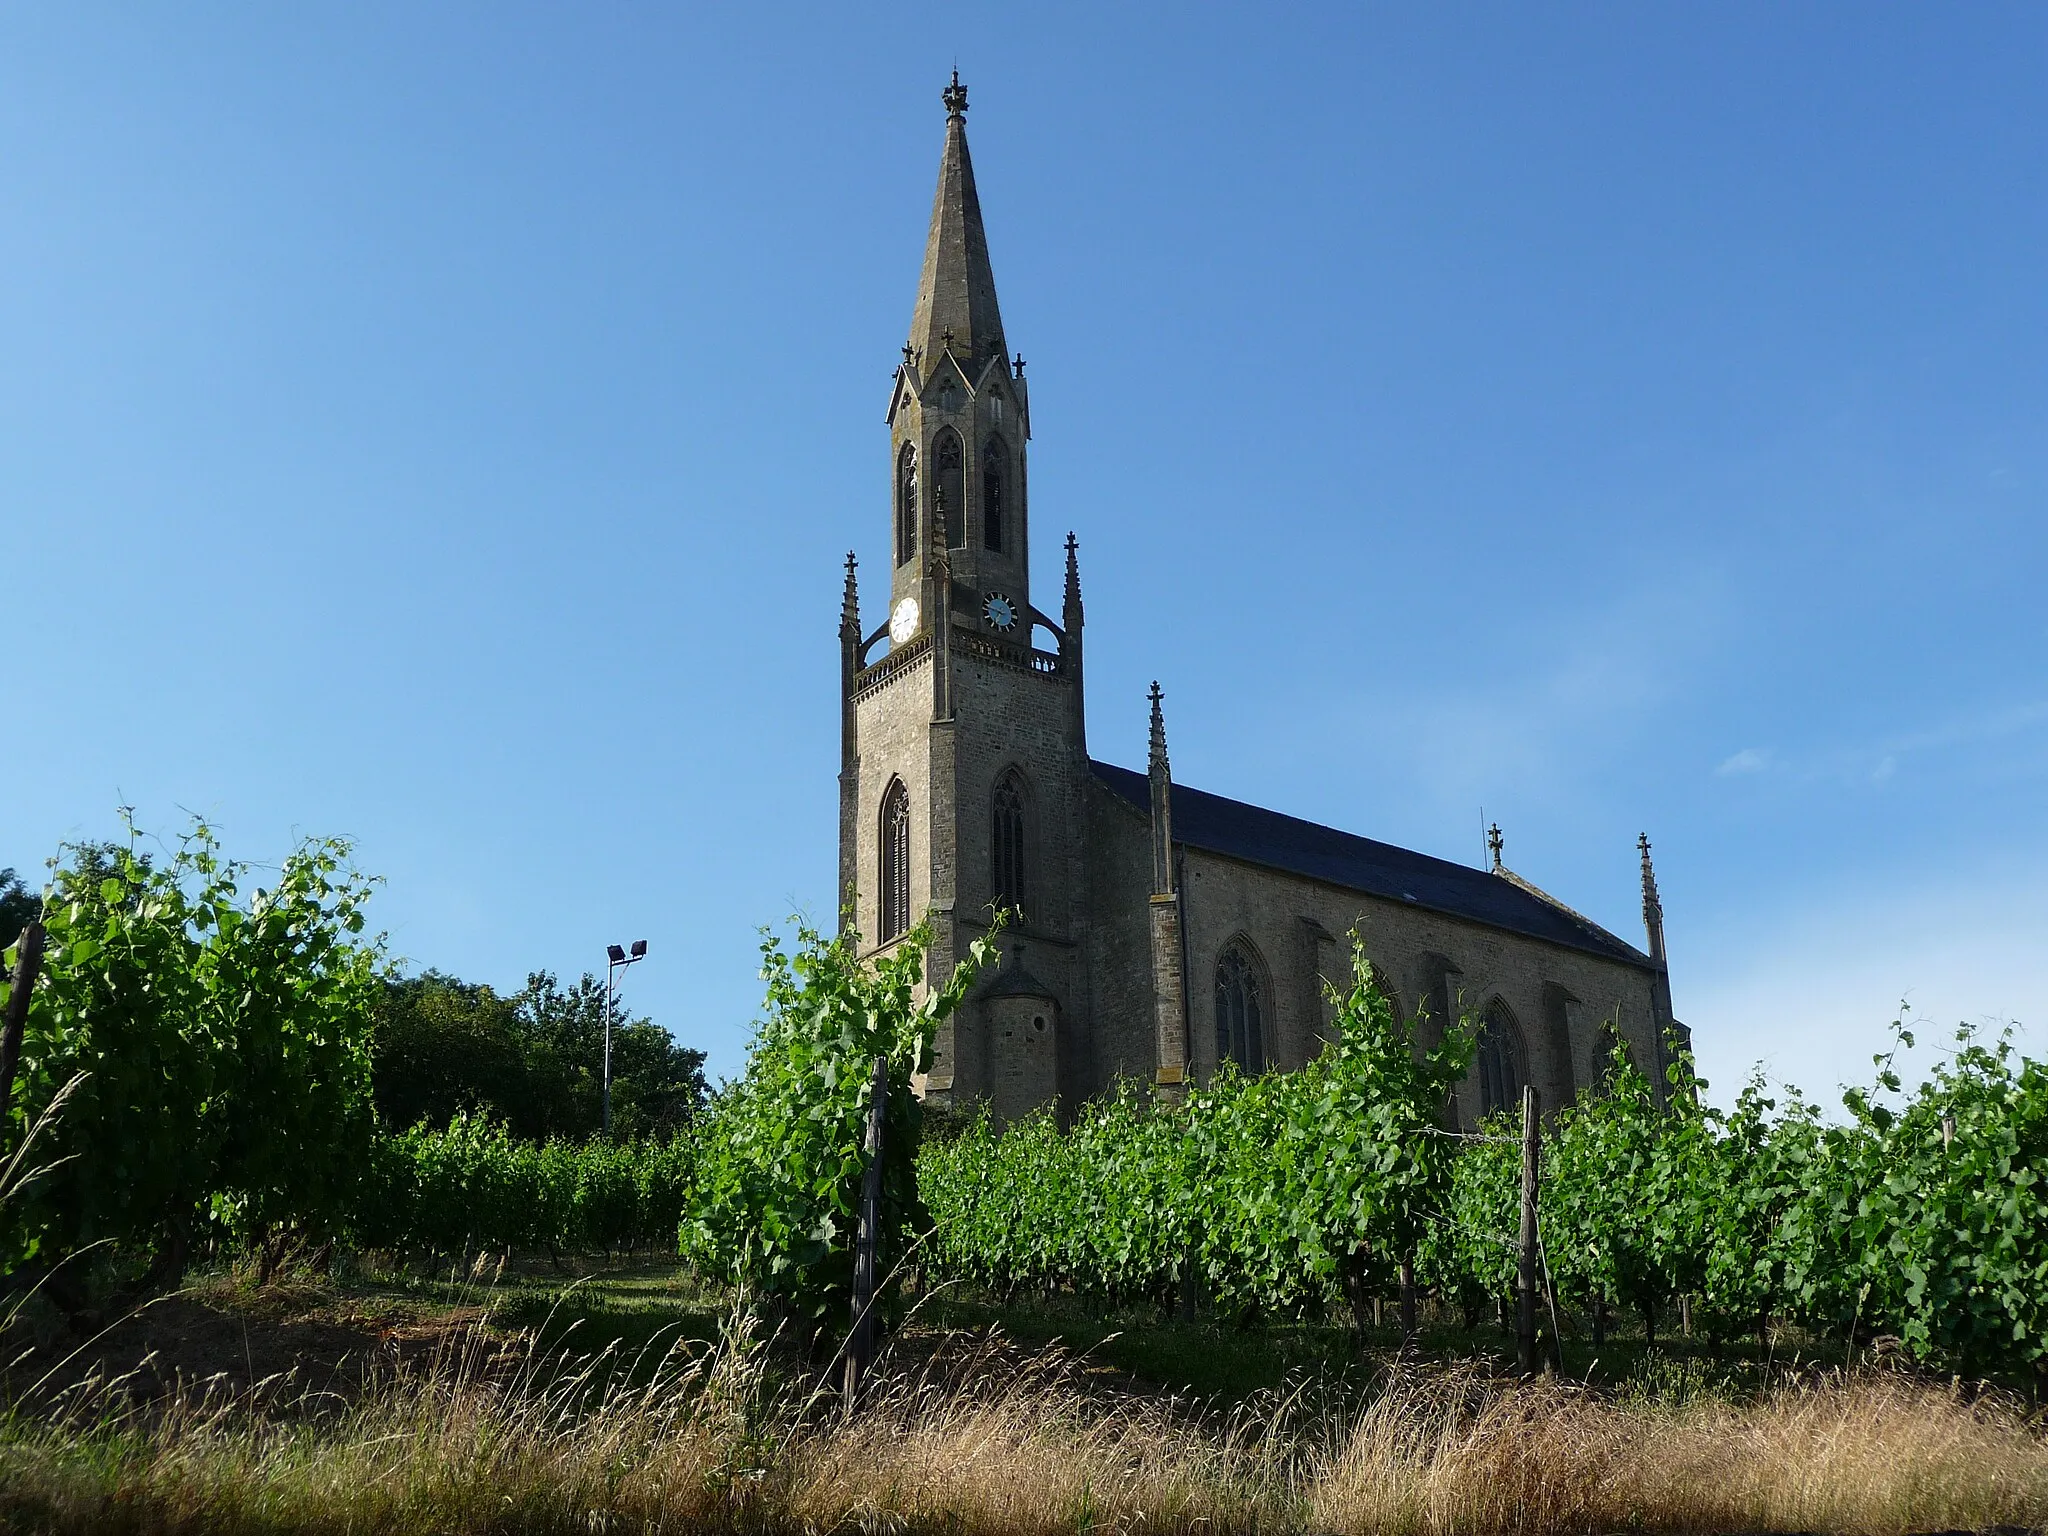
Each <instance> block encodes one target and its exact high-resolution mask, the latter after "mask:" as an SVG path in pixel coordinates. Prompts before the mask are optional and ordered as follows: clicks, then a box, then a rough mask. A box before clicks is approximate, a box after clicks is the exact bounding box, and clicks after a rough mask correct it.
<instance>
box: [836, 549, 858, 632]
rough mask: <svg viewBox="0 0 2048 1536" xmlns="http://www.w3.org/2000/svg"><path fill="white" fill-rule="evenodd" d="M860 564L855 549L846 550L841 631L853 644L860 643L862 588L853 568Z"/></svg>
mask: <svg viewBox="0 0 2048 1536" xmlns="http://www.w3.org/2000/svg"><path fill="white" fill-rule="evenodd" d="M858 564H860V562H859V561H858V560H856V559H855V558H854V556H853V551H852V550H850V549H849V550H848V551H847V552H846V593H845V595H844V596H843V597H842V598H840V600H839V633H840V635H841V636H842V637H843V638H845V639H847V640H849V641H851V642H852V643H853V644H855V645H858V644H859V643H860V588H859V587H858V586H857V585H856V584H855V581H854V575H853V568H854V567H855V566H856V565H858Z"/></svg>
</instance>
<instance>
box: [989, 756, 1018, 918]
mask: <svg viewBox="0 0 2048 1536" xmlns="http://www.w3.org/2000/svg"><path fill="white" fill-rule="evenodd" d="M989 864H990V870H989V874H990V884H991V885H992V886H993V887H994V890H995V904H996V906H997V907H998V908H1003V909H1007V910H1009V911H1010V912H1012V913H1017V914H1021V913H1022V912H1023V910H1024V781H1023V778H1022V777H1021V776H1020V775H1019V774H1018V772H1017V770H1016V769H1014V768H1012V769H1011V770H1010V771H1009V772H1008V773H1006V774H1004V775H1003V776H1002V778H1001V779H1000V780H998V781H997V783H996V793H995V800H994V802H993V805H992V807H991V811H990V815H989Z"/></svg>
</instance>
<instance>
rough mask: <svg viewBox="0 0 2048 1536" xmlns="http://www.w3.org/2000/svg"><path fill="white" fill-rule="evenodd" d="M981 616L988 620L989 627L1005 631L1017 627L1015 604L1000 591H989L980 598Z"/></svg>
mask: <svg viewBox="0 0 2048 1536" xmlns="http://www.w3.org/2000/svg"><path fill="white" fill-rule="evenodd" d="M981 616H982V617H983V618H984V619H987V620H988V627H989V628H990V629H1000V630H1003V631H1005V632H1007V631H1009V630H1013V629H1015V628H1016V627H1017V605H1016V604H1015V603H1013V602H1011V601H1010V600H1009V599H1008V598H1007V597H1005V596H1003V594H1002V593H1000V592H991V593H989V594H988V596H986V597H984V598H983V599H982V601H981Z"/></svg>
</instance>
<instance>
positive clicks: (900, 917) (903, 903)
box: [877, 779, 910, 944]
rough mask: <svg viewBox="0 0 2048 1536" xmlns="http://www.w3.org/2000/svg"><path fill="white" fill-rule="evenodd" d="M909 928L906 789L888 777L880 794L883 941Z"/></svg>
mask: <svg viewBox="0 0 2048 1536" xmlns="http://www.w3.org/2000/svg"><path fill="white" fill-rule="evenodd" d="M909 929H910V791H909V790H907V789H905V788H904V787H903V781H902V780H901V779H892V780H891V781H890V783H889V787H888V789H886V790H884V791H883V793H882V931H881V933H880V934H879V935H877V937H878V939H879V940H880V942H882V943H884V944H886V943H888V941H889V940H891V939H897V938H901V937H902V936H903V935H904V934H905V933H906V932H908V931H909Z"/></svg>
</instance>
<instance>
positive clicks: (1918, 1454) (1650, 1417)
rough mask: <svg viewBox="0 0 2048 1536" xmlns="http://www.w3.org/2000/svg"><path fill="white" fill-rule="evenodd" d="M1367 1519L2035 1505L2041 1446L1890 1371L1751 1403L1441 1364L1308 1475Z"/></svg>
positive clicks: (1435, 1534)
mask: <svg viewBox="0 0 2048 1536" xmlns="http://www.w3.org/2000/svg"><path fill="white" fill-rule="evenodd" d="M1307 1499H1308V1505H1309V1509H1310V1512H1311V1517H1310V1518H1311V1523H1312V1524H1313V1525H1314V1526H1315V1527H1317V1528H1318V1529H1322V1530H1332V1531H1340V1532H1347V1533H1350V1532H1356V1533H1360V1536H1365V1533H1372V1536H1381V1533H1389V1536H1391V1533H1427V1536H1439V1533H1441V1536H1449V1533H1452V1532H1468V1531H1469V1532H1527V1533H1531V1536H1536V1533H1543V1536H1549V1533H1559V1536H1563V1533H1571V1532H1597V1531H1621V1530H1655V1531H1698V1532H1725V1531H1814V1532H1839V1533H1843V1536H1902V1533H1906V1532H1912V1531H1936V1530H1982V1529H1986V1528H1988V1527H1992V1526H1998V1525H2019V1526H2037V1525H2040V1524H2041V1523H2042V1522H2043V1521H2044V1520H2048V1445H2044V1443H2043V1441H2042V1438H2041V1435H2040V1433H2039V1431H2038V1427H2037V1426H2035V1425H2033V1424H2030V1423H2029V1422H2028V1421H2027V1419H2026V1418H2025V1417H2024V1416H2023V1415H2021V1414H2020V1413H2019V1412H2018V1411H2016V1410H2015V1409H2014V1408H2013V1407H2012V1406H2011V1405H2008V1404H2005V1403H2003V1402H1999V1401H1994V1400H1984V1399H1980V1400H1978V1401H1975V1402H1970V1401H1965V1400H1964V1399H1963V1397H1962V1396H1961V1395H1959V1394H1957V1393H1953V1392H1950V1391H1945V1390H1942V1389H1940V1388H1937V1387H1932V1386H1929V1385H1927V1384H1925V1383H1920V1382H1915V1381H1911V1380H1907V1379H1905V1378H1901V1377H1898V1376H1893V1375H1864V1376H1858V1377H1853V1378H1845V1377H1841V1376H1834V1377H1830V1378H1828V1379H1825V1380H1821V1381H1815V1382H1808V1383H1804V1384H1799V1385H1788V1386H1785V1387H1781V1388H1779V1389H1777V1390H1775V1391H1773V1392H1771V1393H1768V1394H1766V1395H1765V1396H1763V1397H1762V1398H1760V1399H1758V1400H1756V1401H1754V1402H1749V1403H1730V1402H1726V1401H1723V1400H1719V1399H1716V1398H1712V1397H1702V1398H1696V1399H1693V1400H1692V1401H1689V1402H1686V1403H1683V1404H1681V1405H1678V1406H1674V1407H1662V1406H1659V1405H1657V1404H1654V1403H1648V1404H1645V1403H1622V1402H1617V1401H1615V1400H1614V1399H1612V1398H1611V1397H1604V1396H1602V1395H1600V1394H1597V1393H1595V1392H1592V1391H1589V1390H1587V1389H1585V1388H1582V1387H1574V1386H1571V1385H1567V1384H1563V1383H1531V1384H1526V1385H1516V1386H1513V1387H1505V1386H1501V1385H1498V1384H1487V1383H1483V1382H1479V1381H1476V1380H1473V1379H1470V1378H1466V1379H1465V1380H1463V1381H1462V1382H1461V1381H1460V1380H1459V1379H1458V1378H1457V1377H1456V1376H1455V1375H1437V1376H1434V1377H1429V1378H1413V1379H1409V1380H1405V1381H1401V1382H1398V1383H1396V1384H1394V1385H1393V1386H1392V1387H1391V1388H1390V1389H1389V1390H1388V1391H1387V1392H1386V1393H1384V1394H1383V1395H1382V1396H1380V1397H1379V1398H1378V1399H1376V1400H1375V1401H1374V1402H1373V1403H1372V1404H1371V1405H1370V1406H1369V1407H1368V1408H1366V1409H1365V1410H1364V1412H1363V1413H1362V1414H1361V1415H1360V1417H1359V1418H1358V1420H1357V1421H1356V1423H1355V1425H1354V1427H1353V1429H1352V1432H1351V1433H1350V1435H1349V1436H1348V1437H1347V1438H1346V1440H1345V1442H1344V1444H1343V1446H1342V1448H1341V1450H1340V1451H1339V1452H1338V1453H1337V1455H1336V1456H1335V1457H1334V1458H1333V1459H1332V1460H1331V1461H1329V1462H1328V1463H1326V1464H1325V1465H1323V1466H1322V1467H1320V1468H1318V1469H1317V1472H1316V1473H1315V1475H1314V1476H1313V1478H1312V1480H1311V1486H1310V1487H1309V1489H1308V1490H1307Z"/></svg>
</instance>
